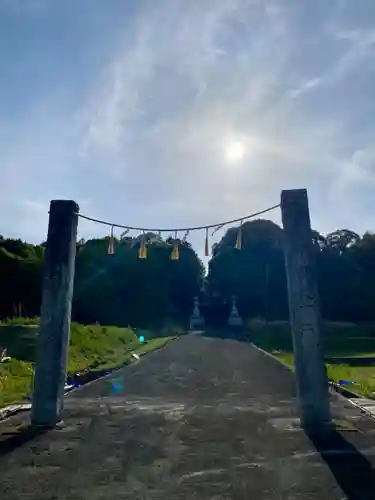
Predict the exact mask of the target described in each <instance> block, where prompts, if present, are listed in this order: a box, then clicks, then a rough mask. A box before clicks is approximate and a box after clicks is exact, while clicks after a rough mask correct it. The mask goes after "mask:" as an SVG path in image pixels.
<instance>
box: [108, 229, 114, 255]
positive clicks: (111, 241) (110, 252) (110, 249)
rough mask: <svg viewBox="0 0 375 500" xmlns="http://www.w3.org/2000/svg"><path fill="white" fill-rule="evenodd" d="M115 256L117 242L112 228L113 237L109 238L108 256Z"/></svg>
mask: <svg viewBox="0 0 375 500" xmlns="http://www.w3.org/2000/svg"><path fill="white" fill-rule="evenodd" d="M114 254H115V241H114V238H113V226H112V228H111V236H110V237H109V243H108V255H114Z"/></svg>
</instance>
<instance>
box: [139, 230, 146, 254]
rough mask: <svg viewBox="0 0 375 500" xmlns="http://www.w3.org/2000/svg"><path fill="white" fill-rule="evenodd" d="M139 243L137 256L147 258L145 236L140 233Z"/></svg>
mask: <svg viewBox="0 0 375 500" xmlns="http://www.w3.org/2000/svg"><path fill="white" fill-rule="evenodd" d="M140 239H141V244H140V246H139V251H138V258H139V259H147V247H146V236H145V235H144V234H141V238H140Z"/></svg>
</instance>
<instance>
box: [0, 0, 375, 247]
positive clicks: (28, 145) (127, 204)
mask: <svg viewBox="0 0 375 500" xmlns="http://www.w3.org/2000/svg"><path fill="white" fill-rule="evenodd" d="M35 2H36V3H35V5H36V6H38V5H39V8H40V6H41V5H42V4H43V5H44V6H47V7H48V9H46V8H45V9H44V10H43V14H42V11H41V10H40V11H39V12H40V15H39V14H38V12H37V10H35V11H34V15H33V16H32V22H30V23H28V24H27V27H28V29H30V30H31V29H32V30H33V31H32V35H33V38H32V44H31V45H30V48H29V50H32V54H33V58H27V57H26V55H27V53H26V52H25V51H26V47H25V45H23V44H22V43H20V42H19V38H17V36H18V35H17V34H13V31H12V30H11V29H8V30H7V31H6V36H7V40H8V44H9V49H8V50H7V51H4V52H2V53H1V54H0V56H3V68H4V71H5V73H6V75H8V79H7V80H6V83H4V82H5V80H2V82H1V83H0V86H2V87H1V88H2V90H3V92H2V94H1V96H0V105H2V108H3V109H5V108H6V109H7V110H8V111H7V113H3V115H2V121H1V123H0V161H1V163H0V165H1V169H2V179H3V182H2V185H1V187H0V196H2V195H4V196H6V201H3V202H2V203H3V205H2V206H3V210H2V212H1V213H0V232H1V231H3V232H5V233H6V232H8V233H10V232H12V231H17V230H19V231H20V232H21V233H22V234H27V237H30V238H31V237H32V233H33V231H34V233H35V234H38V235H39V234H40V232H41V230H39V229H38V230H36V229H35V228H36V227H37V225H36V224H35V225H33V224H30V228H29V226H28V223H25V224H22V223H17V220H22V217H21V216H20V215H19V214H20V212H21V211H22V210H23V211H24V212H25V216H26V215H27V216H29V214H32V213H34V212H35V211H34V212H33V211H32V210H31V209H28V208H27V205H26V204H25V203H24V202H23V201H22V200H29V201H35V202H36V203H39V202H40V201H41V200H42V202H43V203H46V200H48V199H49V198H54V197H62V196H65V197H69V198H75V199H77V201H78V202H80V201H81V200H82V199H83V200H85V199H86V200H90V205H86V210H85V211H87V210H89V211H90V212H91V213H93V214H94V215H95V216H99V217H103V218H106V219H110V220H115V221H117V222H124V223H131V224H134V225H143V224H144V225H151V226H155V225H159V224H160V225H163V226H168V225H170V226H175V225H176V224H177V225H179V224H181V225H187V224H196V223H198V224H200V223H204V222H216V221H218V220H219V221H220V220H221V219H225V218H232V217H237V216H240V215H241V214H242V213H249V212H251V211H256V210H258V209H260V208H262V207H264V206H267V205H272V204H274V203H275V202H277V200H278V199H279V195H280V190H281V189H285V188H293V187H301V186H306V187H307V188H308V189H309V192H310V198H311V200H310V203H311V207H312V212H313V213H314V215H313V219H314V220H315V221H317V222H319V223H320V224H322V227H323V226H324V228H327V229H329V228H330V227H334V226H336V222H337V221H338V220H342V219H341V217H342V213H343V212H342V210H341V208H342V207H343V206H344V204H346V205H345V214H346V223H347V225H353V227H354V229H355V228H356V226H358V227H361V229H364V228H363V221H364V220H365V218H364V210H365V208H364V205H359V204H358V200H357V201H355V200H354V199H353V198H349V199H348V197H347V190H348V187H350V186H351V185H352V184H353V183H354V182H355V184H356V186H358V190H359V189H360V187H363V186H365V185H366V184H367V185H368V183H369V178H368V177H367V176H368V175H370V176H371V171H372V164H371V160H368V159H366V160H365V159H364V158H363V155H365V156H366V155H369V156H370V157H371V154H370V153H369V148H368V147H367V145H368V144H369V143H370V140H371V139H370V138H371V135H372V134H373V128H374V125H373V120H372V119H371V116H372V108H371V102H373V101H374V97H375V90H374V87H373V84H372V83H373V72H372V69H371V66H370V65H368V66H367V65H366V64H364V63H365V62H366V61H370V60H371V58H372V57H373V50H374V42H375V36H374V32H375V31H374V30H375V27H374V26H371V23H369V20H368V17H369V16H368V15H366V14H367V10H366V8H365V3H364V2H362V4H361V5H362V7H361V9H359V10H360V12H359V11H358V12H359V14H358V15H357V16H356V17H355V21H353V20H352V19H353V16H352V10H351V11H350V16H349V14H348V11H347V8H348V7H347V5H348V4H347V3H345V2H344V3H342V4H341V7H340V8H337V9H335V8H332V5H333V4H331V3H330V2H326V1H324V0H317V1H315V2H310V3H308V2H299V1H297V0H290V1H288V2H284V1H281V0H268V1H260V0H209V1H207V2H198V1H192V2H185V1H183V0H173V1H172V0H160V1H159V2H154V1H152V0H140V1H139V2H134V3H132V2H127V1H125V0H114V1H113V2H106V3H104V2H99V1H96V0H95V1H93V2H88V1H83V2H81V3H80V4H79V6H78V4H75V3H74V4H73V2H72V3H71V6H69V3H67V4H64V6H63V7H61V5H62V4H59V5H60V7H61V8H64V15H61V12H60V11H56V9H55V10H54V9H52V8H51V5H52V4H53V2H47V0H46V2H42V1H41V2H40V3H38V1H37V0H35ZM8 4H9V2H8ZM17 5H18V11H19V12H20V9H21V7H22V6H24V5H25V4H23V3H22V2H21V1H18V2H17ZM75 5H76V6H77V7H76V8H77V9H79V15H80V19H84V20H85V22H84V23H83V24H82V23H80V24H79V26H78V25H77V24H76V23H75V19H76V17H75V16H76V14H75V13H76V11H75V8H74V6H75ZM67 6H68V7H67ZM5 7H6V3H5V0H0V9H3V11H4V12H5ZM7 9H8V11H10V8H9V5H8V7H7ZM351 9H352V7H351ZM369 9H371V7H369ZM0 11H1V10H0ZM59 12H60V14H59ZM48 16H50V18H49V17H48ZM20 17H22V16H14V18H13V17H12V16H11V21H8V24H9V23H11V22H13V23H14V28H16V27H19V23H20ZM16 18H17V19H16ZM9 19H10V18H9ZM15 19H16V20H15ZM47 19H50V23H48V22H47ZM42 20H43V22H42ZM118 20H120V21H118ZM0 22H1V19H0ZM49 26H53V35H54V36H53V37H52V36H51V33H50V31H49V30H50V28H49ZM73 28H74V29H73ZM72 30H73V33H74V43H72V42H71V39H72V38H71V37H72V35H71V33H72ZM67 33H70V35H69V37H67V36H66V34H67ZM25 36H26V35H25ZM35 37H36V38H35ZM38 37H39V38H38ZM30 39H31V32H30ZM51 40H53V41H51ZM21 53H22V59H21V60H20V56H21ZM38 57H39V59H38ZM56 58H57V59H58V60H59V61H61V62H60V63H59V64H58V65H56ZM19 60H20V62H18V64H15V63H14V61H19ZM40 60H42V61H43V64H40ZM24 61H28V65H27V64H26V63H25V62H24ZM38 61H39V63H38ZM36 68H38V72H36ZM51 68H52V69H51ZM359 68H360V70H361V73H360V76H361V78H360V79H355V78H354V76H355V75H356V74H358V69H359ZM33 70H35V74H34V73H33ZM56 72H57V74H56ZM356 72H357V73H356ZM9 75H10V76H9ZM12 75H13V76H12ZM17 75H18V76H17ZM20 75H21V76H22V81H25V82H27V85H26V84H25V86H24V87H21V85H20V78H21V77H20ZM26 76H27V78H26ZM51 76H54V79H53V83H51V82H52V80H51ZM10 82H11V83H12V82H14V83H15V84H17V85H16V87H17V92H18V93H16V92H15V90H14V89H13V87H14V85H12V84H11V83H10ZM34 83H35V85H34ZM36 83H38V85H36ZM19 89H21V90H22V92H21V90H19ZM12 106H13V107H15V106H17V113H15V112H14V110H13V109H12ZM374 111H375V110H374ZM233 141H240V142H241V143H242V144H243V145H244V148H245V154H244V158H243V160H242V161H240V162H238V163H230V162H228V161H227V159H226V158H227V155H226V154H225V153H226V148H228V147H229V146H228V145H230V143H231V142H233ZM360 151H363V152H362V153H360ZM364 151H366V153H364ZM361 154H362V156H361ZM358 155H359V158H358ZM369 156H366V158H368V157H369ZM366 162H368V163H366ZM365 163H366V165H367V166H366V168H364V165H365ZM359 171H360V172H361V173H360V174H359V173H358V172H359ZM355 172H357V173H355ZM354 178H355V181H354V180H353V179H354ZM338 185H340V186H341V187H340V189H338V187H337V186H338ZM4 186H5V187H4ZM357 196H359V195H358V194H357ZM10 198H12V199H13V200H18V201H17V202H14V203H13V204H12V203H11V201H10ZM324 202H326V203H332V204H333V205H334V206H333V207H332V210H330V211H329V212H328V211H327V210H326V207H324ZM17 203H18V205H17V206H18V208H17V209H16V208H15V204H17ZM373 205H374V204H373V202H371V203H370V202H369V201H368V204H367V206H368V207H370V206H372V207H373ZM21 207H23V208H21ZM373 208H375V207H373ZM366 210H367V208H366ZM26 212H27V213H26ZM12 213H15V214H18V215H17V217H13V218H12V217H11V214H12ZM35 213H39V212H37V211H36V212H35ZM38 217H39V216H38V215H35V221H37V220H39V221H40V222H39V223H40V225H41V227H42V226H44V225H45V224H46V222H45V218H44V219H43V218H38ZM275 217H276V215H275ZM24 220H26V221H27V220H29V219H27V218H25V219H24ZM10 221H11V222H10ZM26 226H27V228H28V229H27V230H26V229H25V227H26ZM1 227H2V228H3V229H1ZM17 228H18V229H17ZM81 229H82V231H83V233H84V234H91V235H94V234H96V233H95V231H97V234H102V233H101V231H102V230H101V229H100V228H98V227H96V226H95V227H94V226H89V225H85V224H84V225H82V226H81ZM91 231H92V232H93V233H91ZM196 243H197V244H199V245H202V242H201V241H198V240H197V241H196Z"/></svg>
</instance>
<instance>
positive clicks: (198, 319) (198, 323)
mask: <svg viewBox="0 0 375 500" xmlns="http://www.w3.org/2000/svg"><path fill="white" fill-rule="evenodd" d="M203 327H204V318H203V316H202V315H201V313H200V310H199V299H198V297H194V309H193V314H192V315H191V316H190V330H199V329H201V328H203Z"/></svg>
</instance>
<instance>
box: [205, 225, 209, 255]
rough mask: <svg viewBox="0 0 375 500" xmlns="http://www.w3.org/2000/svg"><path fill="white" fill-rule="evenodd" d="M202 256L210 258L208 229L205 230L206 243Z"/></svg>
mask: <svg viewBox="0 0 375 500" xmlns="http://www.w3.org/2000/svg"><path fill="white" fill-rule="evenodd" d="M204 255H205V256H206V257H209V256H210V249H209V248H208V227H207V228H206V241H205V244H204Z"/></svg>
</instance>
